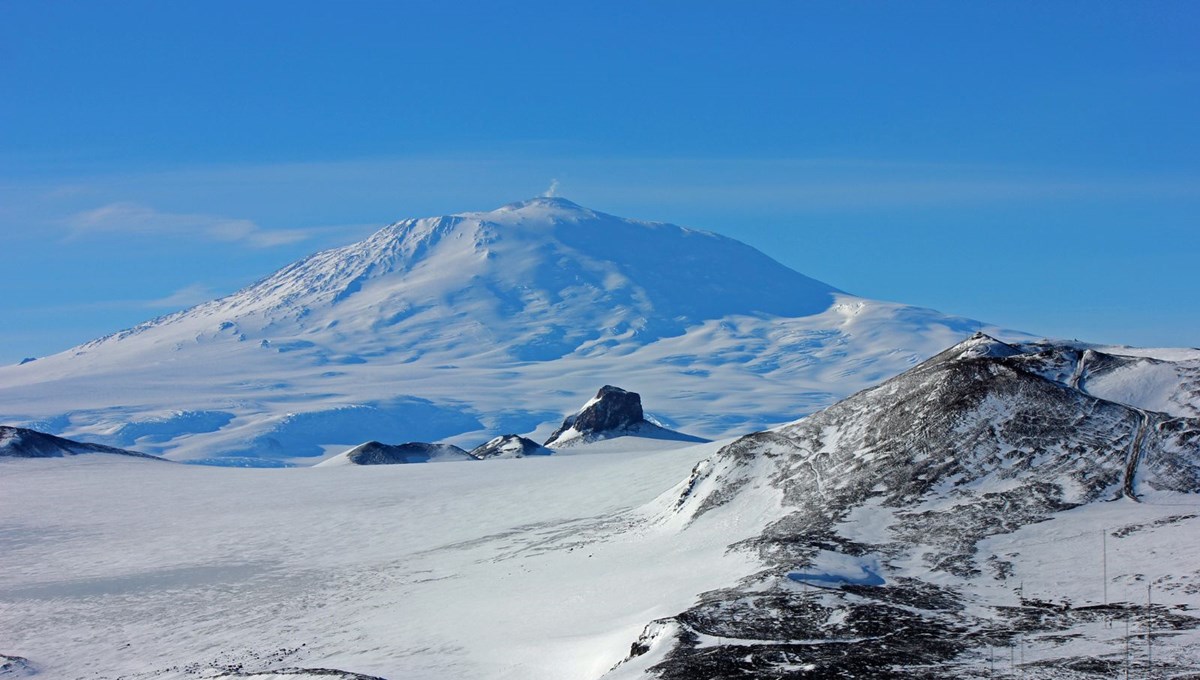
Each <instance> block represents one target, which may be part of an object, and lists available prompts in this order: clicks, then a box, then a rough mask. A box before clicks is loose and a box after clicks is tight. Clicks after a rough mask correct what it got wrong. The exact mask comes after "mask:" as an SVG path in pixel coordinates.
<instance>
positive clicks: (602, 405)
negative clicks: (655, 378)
mask: <svg viewBox="0 0 1200 680" xmlns="http://www.w3.org/2000/svg"><path fill="white" fill-rule="evenodd" d="M625 435H632V436H636V437H646V438H648V439H673V440H677V441H693V442H705V441H708V440H707V439H701V438H699V437H693V436H691V435H687V434H683V433H682V432H675V431H674V430H668V429H666V428H665V427H661V426H659V425H655V424H654V423H652V422H650V421H648V420H646V417H645V414H644V413H643V412H642V397H641V395H639V394H638V393H637V392H629V391H626V390H623V389H621V388H620V387H613V386H612V385H605V386H604V387H601V388H600V391H599V392H597V393H596V396H595V397H594V398H592V400H591V401H589V402H588V403H587V404H586V405H584V407H583V408H582V409H580V411H579V412H578V413H576V414H575V415H572V416H567V418H566V419H565V420H563V423H562V425H560V426H559V427H558V429H557V430H555V431H554V433H553V434H551V435H550V438H549V439H547V440H546V444H545V445H546V446H549V447H551V448H553V447H556V446H564V445H571V444H576V443H585V442H592V441H599V440H601V439H609V438H612V437H621V436H625Z"/></svg>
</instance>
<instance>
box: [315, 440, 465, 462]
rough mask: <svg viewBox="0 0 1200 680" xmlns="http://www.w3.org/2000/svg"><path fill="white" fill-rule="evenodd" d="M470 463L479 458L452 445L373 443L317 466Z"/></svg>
mask: <svg viewBox="0 0 1200 680" xmlns="http://www.w3.org/2000/svg"><path fill="white" fill-rule="evenodd" d="M473 460H478V459H477V458H475V457H474V456H472V455H471V454H469V453H467V452H466V451H463V450H462V449H460V448H458V447H457V446H454V445H452V444H430V443H428V442H406V443H404V444H383V443H380V442H374V441H372V442H366V443H365V444H359V445H358V446H355V447H354V448H352V449H350V450H348V451H343V452H342V453H339V454H338V455H336V456H333V457H332V458H326V459H325V460H323V461H321V462H320V463H318V464H317V467H337V466H340V465H402V464H408V463H452V462H462V461H473Z"/></svg>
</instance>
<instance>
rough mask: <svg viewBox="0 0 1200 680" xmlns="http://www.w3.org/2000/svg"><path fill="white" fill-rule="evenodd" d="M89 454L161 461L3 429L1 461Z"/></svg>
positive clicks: (0, 434)
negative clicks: (3, 459)
mask: <svg viewBox="0 0 1200 680" xmlns="http://www.w3.org/2000/svg"><path fill="white" fill-rule="evenodd" d="M89 453H95V454H107V455H116V456H133V457H135V458H147V459H152V460H159V459H158V458H157V457H155V456H151V455H147V454H145V453H139V452H137V451H126V450H125V449H118V448H114V447H112V446H104V445H102V444H89V443H87V442H77V441H72V440H70V439H63V438H62V437H55V436H54V435H50V434H46V433H45V432H38V431H36V430H30V429H26V428H23V427H8V426H6V425H0V458H63V457H66V456H80V455H85V454H89Z"/></svg>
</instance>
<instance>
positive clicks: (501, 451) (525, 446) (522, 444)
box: [470, 434, 552, 460]
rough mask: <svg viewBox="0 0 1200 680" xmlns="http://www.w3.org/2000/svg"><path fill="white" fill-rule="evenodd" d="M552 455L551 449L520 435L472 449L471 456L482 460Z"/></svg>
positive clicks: (505, 437) (492, 440)
mask: <svg viewBox="0 0 1200 680" xmlns="http://www.w3.org/2000/svg"><path fill="white" fill-rule="evenodd" d="M550 453H552V451H550V449H547V448H546V447H544V446H542V445H541V444H538V443H537V442H535V441H533V440H532V439H527V438H525V437H522V436H520V435H515V434H505V435H500V436H499V437H495V438H493V439H491V440H489V441H488V442H487V443H485V444H481V445H479V446H477V447H475V448H473V449H471V451H470V454H471V455H472V456H474V457H475V458H478V459H480V460H486V459H489V458H525V457H526V456H546V455H549V454H550Z"/></svg>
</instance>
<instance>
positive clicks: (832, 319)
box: [0, 198, 1015, 462]
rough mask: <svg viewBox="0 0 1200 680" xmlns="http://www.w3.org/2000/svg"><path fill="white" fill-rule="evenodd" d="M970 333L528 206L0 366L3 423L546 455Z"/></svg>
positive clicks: (771, 420)
mask: <svg viewBox="0 0 1200 680" xmlns="http://www.w3.org/2000/svg"><path fill="white" fill-rule="evenodd" d="M981 327H982V325H981V324H980V323H978V322H975V321H970V320H967V319H962V318H956V317H948V316H945V315H942V314H939V313H937V312H934V311H932V310H927V309H920V308H915V307H910V306H905V305H901V304H894V303H887V302H878V301H873V300H866V299H862V298H858V297H855V296H852V295H849V294H846V293H843V292H840V291H837V290H835V289H833V288H832V287H830V286H828V285H826V284H823V283H820V282H818V281H814V280H812V279H810V278H808V277H805V276H803V275H801V274H798V273H796V272H794V271H792V270H790V269H788V268H786V267H784V266H783V265H781V264H779V263H778V262H775V261H774V260H772V259H770V258H769V257H767V256H766V255H764V254H762V253H760V252H758V251H756V250H754V249H753V248H750V247H748V246H746V245H744V244H742V243H739V242H737V241H734V240H732V239H729V238H725V237H721V236H718V235H716V234H711V233H708V232H702V231H696V230H692V229H685V228H682V227H677V226H673V225H668V224H660V223H652V222H639V221H635V220H628V219H623V218H620V217H615V216H612V215H607V214H604V213H601V212H597V211H594V210H590V209H587V208H584V207H581V206H578V205H576V204H574V203H571V202H570V201H566V200H564V199H558V198H537V199H532V200H529V201H524V202H521V203H514V204H512V205H508V206H504V207H502V208H499V209H497V210H492V211H488V212H474V213H463V214H459V215H452V216H447V217H435V218H428V219H419V220H405V221H402V222H398V223H396V224H393V225H390V226H387V227H385V228H383V229H381V230H380V231H378V232H377V233H375V234H374V235H372V236H371V237H369V238H367V239H366V240H364V241H362V242H360V243H355V244H352V245H349V246H346V247H343V248H337V249H334V250H329V251H325V252H321V253H317V254H315V255H313V256H311V257H308V258H306V259H304V260H301V261H299V262H297V263H295V264H292V265H290V266H288V267H285V268H283V269H282V270H280V271H278V272H276V273H274V274H272V275H271V276H269V277H267V278H265V279H263V280H262V281H260V282H258V283H255V284H253V285H251V286H249V287H247V288H245V289H243V290H241V291H238V292H237V293H234V294H233V295H230V296H228V297H225V298H222V299H219V300H214V301H211V302H208V303H205V304H202V305H199V306H198V307H195V308H193V309H189V310H187V311H184V312H180V313H177V314H173V315H170V316H166V317H163V318H159V319H155V320H153V321H149V322H147V323H145V324H142V325H140V326H137V327H135V328H132V329H129V330H127V331H123V332H120V333H116V334H114V335H111V336H108V337H105V338H102V339H99V340H97V341H95V342H91V343H88V344H85V345H82V346H79V347H76V348H74V349H72V350H69V351H66V352H63V353H60V354H57V355H54V356H50V357H44V358H42V359H39V360H38V361H35V362H31V363H27V364H24V365H19V366H4V367H0V417H2V418H0V420H2V421H3V422H9V423H13V424H24V425H28V426H32V427H40V429H43V430H47V431H51V432H53V433H56V434H65V435H68V436H80V437H83V436H86V437H88V438H96V439H97V440H100V441H105V442H107V443H110V444H114V445H119V446H130V447H137V448H140V449H142V450H146V451H149V452H151V453H161V454H166V455H168V456H169V457H172V458H176V459H191V458H210V457H214V456H227V457H251V458H254V457H257V458H258V459H261V460H268V459H276V460H278V459H293V460H295V459H299V460H300V461H302V462H303V461H307V462H312V461H315V460H319V457H320V456H321V455H323V454H325V453H326V452H327V451H329V450H336V449H339V448H340V449H345V448H348V447H351V446H354V445H356V444H358V443H361V442H363V441H365V440H369V439H375V440H379V441H414V440H416V441H442V440H446V439H447V438H449V439H450V440H451V443H455V444H458V445H463V446H473V445H475V444H477V443H478V442H480V441H486V440H488V439H489V438H491V437H493V436H495V435H498V434H505V433H518V434H525V435H528V436H531V437H532V438H535V439H537V440H539V441H541V440H544V438H545V437H546V435H547V434H549V432H550V430H551V429H553V427H554V426H555V425H556V424H557V423H558V422H560V421H561V419H562V417H563V416H564V415H567V413H568V411H567V410H566V409H567V408H568V407H569V406H571V405H573V404H577V403H581V402H582V401H584V399H586V398H587V397H588V396H590V394H591V392H592V391H593V390H595V387H596V385H602V384H606V383H609V382H616V383H618V384H621V385H622V386H624V387H626V388H628V389H632V390H635V391H637V392H640V393H641V394H642V395H643V397H645V398H646V399H647V400H648V402H649V403H653V404H655V405H656V413H655V415H656V417H658V418H659V420H660V421H661V422H662V424H663V425H664V426H666V427H669V428H674V427H676V426H679V427H680V429H684V430H685V431H687V432H690V433H693V434H696V435H700V436H704V437H707V438H714V437H722V436H731V435H734V434H743V433H745V432H748V431H753V430H756V429H761V428H763V427H767V426H772V425H777V424H780V423H783V422H787V421H789V420H792V419H794V418H795V417H796V416H797V415H798V414H803V413H808V412H812V411H814V410H817V409H819V408H821V407H824V406H827V405H829V404H831V403H833V402H834V401H836V400H837V399H838V398H841V397H843V396H846V395H848V394H850V393H853V392H854V391H856V390H859V389H862V388H865V387H867V386H869V385H871V384H874V383H875V382H878V381H879V380H881V379H884V378H887V377H890V376H892V375H895V374H896V373H899V372H900V371H902V370H904V369H906V368H909V367H911V366H912V365H915V364H916V363H917V362H919V361H920V360H922V359H924V358H926V357H928V356H930V355H932V354H933V353H935V352H936V351H938V350H940V349H942V348H944V347H945V346H948V345H950V344H952V343H954V342H957V341H959V340H961V339H962V338H963V337H966V335H969V334H970V333H971V332H973V331H975V330H978V329H980V328H981ZM990 330H992V331H993V332H998V331H996V329H990ZM1014 337H1015V336H1014Z"/></svg>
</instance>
